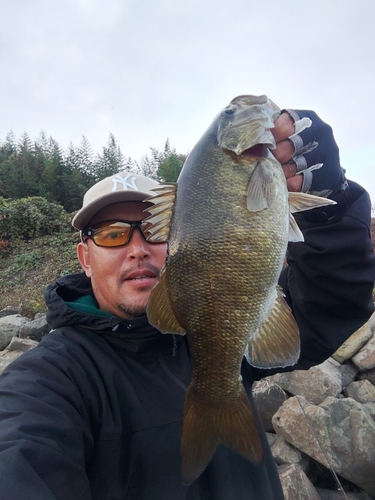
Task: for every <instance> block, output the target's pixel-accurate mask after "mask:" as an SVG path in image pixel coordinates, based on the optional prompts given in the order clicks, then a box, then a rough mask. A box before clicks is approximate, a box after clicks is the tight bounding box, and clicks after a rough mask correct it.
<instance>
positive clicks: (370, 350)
mask: <svg viewBox="0 0 375 500" xmlns="http://www.w3.org/2000/svg"><path fill="white" fill-rule="evenodd" d="M352 361H353V363H354V364H355V366H356V367H357V368H358V369H359V370H360V371H362V372H364V371H366V370H371V369H372V368H375V336H372V337H371V339H370V340H369V341H368V342H367V343H366V344H365V345H364V346H363V347H362V348H361V349H360V350H359V351H358V352H357V354H355V355H354V356H353V357H352Z"/></svg>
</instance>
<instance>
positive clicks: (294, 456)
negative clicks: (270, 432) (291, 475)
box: [271, 436, 302, 465]
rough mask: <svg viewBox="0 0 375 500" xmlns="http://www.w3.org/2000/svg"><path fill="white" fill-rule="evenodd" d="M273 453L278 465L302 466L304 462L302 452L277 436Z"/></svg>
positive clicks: (272, 449)
mask: <svg viewBox="0 0 375 500" xmlns="http://www.w3.org/2000/svg"><path fill="white" fill-rule="evenodd" d="M271 452H272V456H273V458H274V459H275V462H276V463H277V465H283V464H287V465H290V464H300V462H301V461H302V454H301V452H299V451H298V450H297V449H296V448H295V447H294V446H292V445H291V444H289V443H288V441H285V439H284V438H282V437H281V436H276V439H275V441H274V442H273V443H272V445H271Z"/></svg>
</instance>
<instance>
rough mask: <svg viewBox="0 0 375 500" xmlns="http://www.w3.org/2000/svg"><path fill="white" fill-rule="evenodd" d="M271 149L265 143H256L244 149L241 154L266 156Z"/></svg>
mask: <svg viewBox="0 0 375 500" xmlns="http://www.w3.org/2000/svg"><path fill="white" fill-rule="evenodd" d="M269 153H270V150H269V149H268V147H267V146H266V145H265V144H255V146H252V147H251V148H249V149H245V151H242V153H241V156H257V157H259V158H266V157H267V156H269Z"/></svg>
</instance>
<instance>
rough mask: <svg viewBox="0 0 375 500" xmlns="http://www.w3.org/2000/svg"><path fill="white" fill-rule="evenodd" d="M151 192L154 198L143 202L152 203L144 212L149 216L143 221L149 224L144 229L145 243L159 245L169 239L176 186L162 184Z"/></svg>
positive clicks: (173, 184)
mask: <svg viewBox="0 0 375 500" xmlns="http://www.w3.org/2000/svg"><path fill="white" fill-rule="evenodd" d="M153 191H155V193H156V194H155V196H151V197H149V198H147V199H146V200H145V201H148V202H150V203H153V206H151V207H149V208H147V209H146V210H145V211H147V212H150V214H151V215H150V216H149V217H147V218H146V219H145V221H146V222H147V223H148V224H149V225H148V226H147V229H146V233H147V241H150V242H151V243H161V242H165V241H168V238H169V233H170V228H171V221H172V217H173V209H174V202H175V198H176V191H177V184H175V183H170V184H164V185H163V186H161V187H158V188H155V189H153Z"/></svg>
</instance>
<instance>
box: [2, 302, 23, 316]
mask: <svg viewBox="0 0 375 500" xmlns="http://www.w3.org/2000/svg"><path fill="white" fill-rule="evenodd" d="M21 309H22V306H21V305H19V306H7V307H4V309H1V311H0V318H4V316H12V315H14V314H21Z"/></svg>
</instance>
